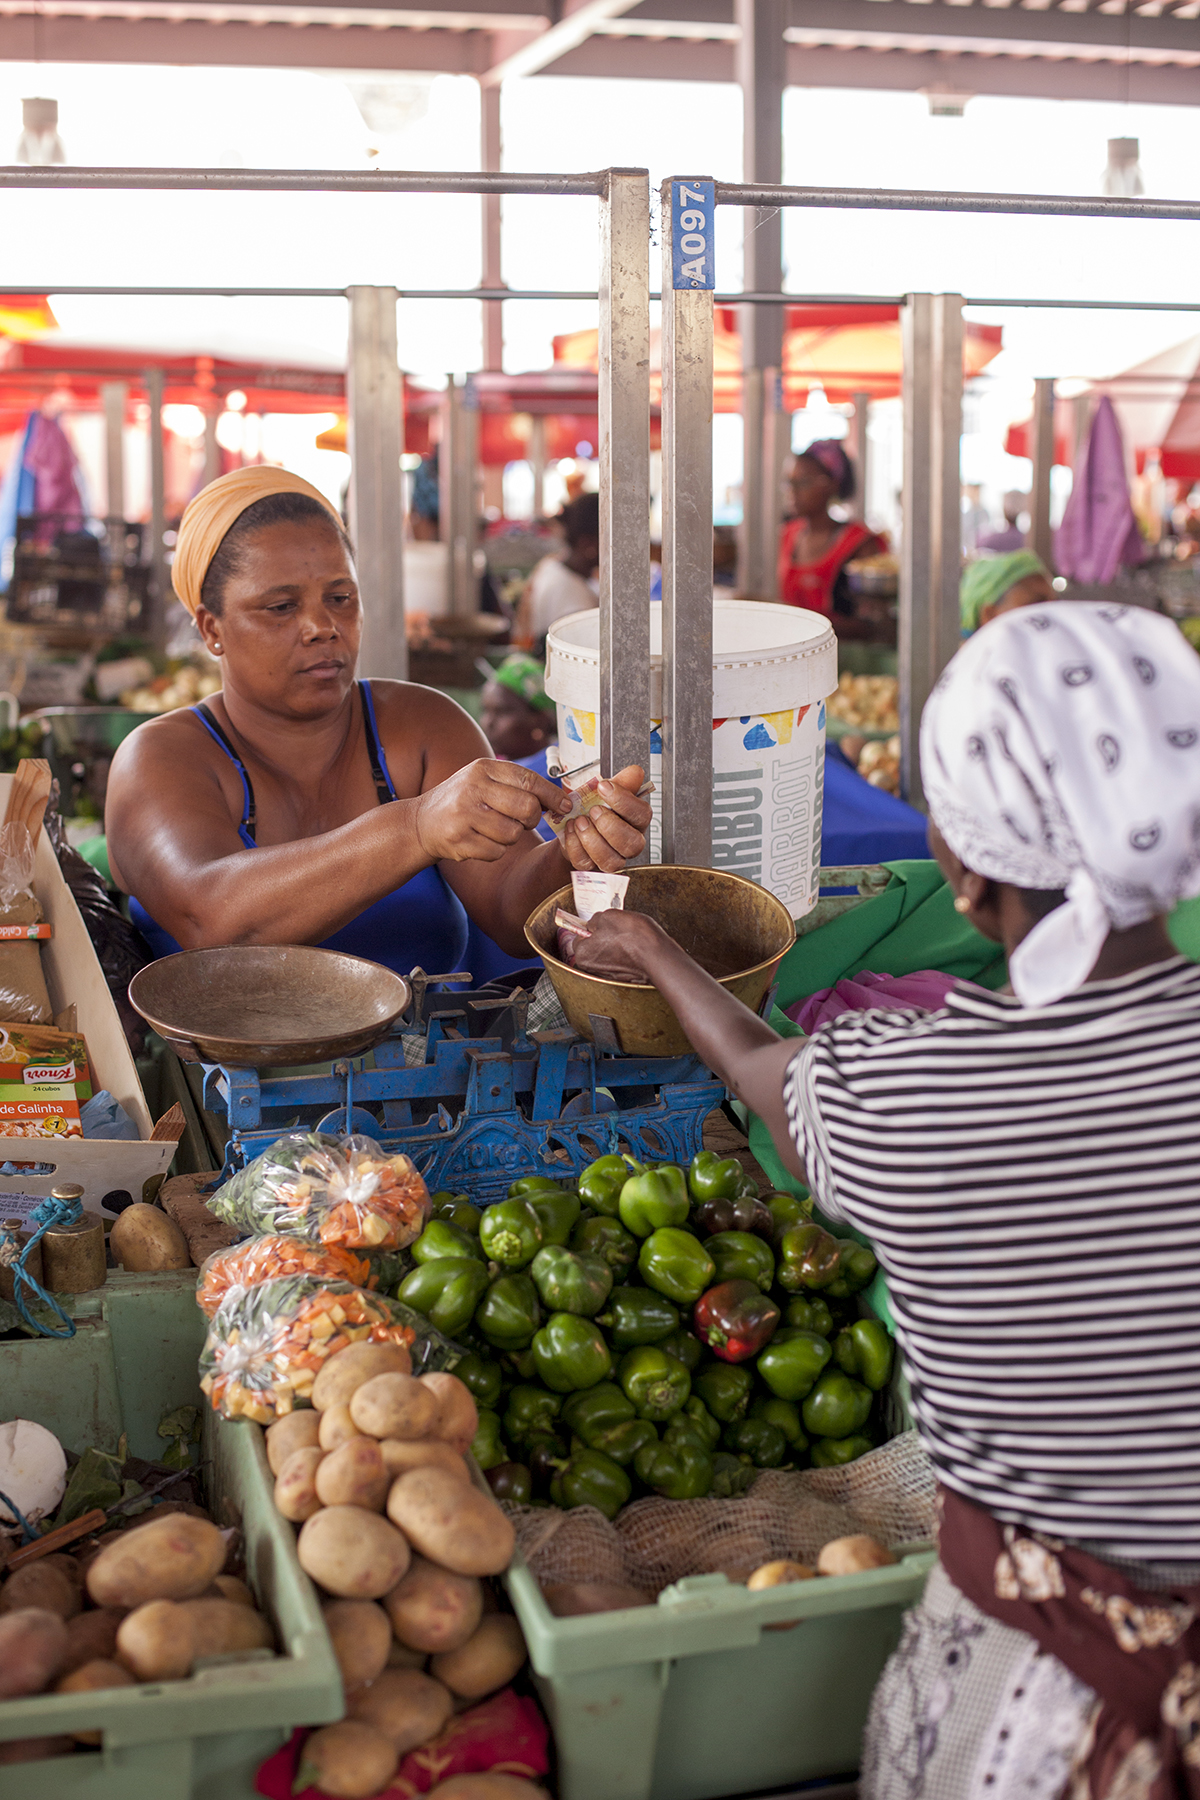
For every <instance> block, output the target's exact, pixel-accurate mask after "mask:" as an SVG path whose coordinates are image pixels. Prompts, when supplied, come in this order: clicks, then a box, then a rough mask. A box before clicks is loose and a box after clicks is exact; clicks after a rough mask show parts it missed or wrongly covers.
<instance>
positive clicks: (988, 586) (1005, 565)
mask: <svg viewBox="0 0 1200 1800" xmlns="http://www.w3.org/2000/svg"><path fill="white" fill-rule="evenodd" d="M1054 597H1055V596H1054V589H1053V587H1052V586H1051V585H1050V571H1049V569H1048V568H1047V567H1046V565H1045V563H1044V562H1043V561H1042V559H1041V557H1040V556H1039V555H1038V554H1037V552H1036V551H1034V550H1011V551H1009V553H1008V554H1007V555H1006V556H981V557H978V558H977V559H976V561H974V562H971V563H968V564H967V566H966V568H965V569H964V571H963V578H962V580H961V582H960V583H959V587H958V609H959V615H960V618H961V621H962V635H963V636H964V637H970V635H971V633H972V632H973V631H978V630H979V627H980V626H981V625H988V624H990V623H991V621H992V620H993V619H996V618H999V616H1000V614H1001V613H1006V612H1015V611H1016V609H1017V608H1018V607H1019V606H1040V605H1041V604H1042V602H1043V601H1045V600H1053V599H1054Z"/></svg>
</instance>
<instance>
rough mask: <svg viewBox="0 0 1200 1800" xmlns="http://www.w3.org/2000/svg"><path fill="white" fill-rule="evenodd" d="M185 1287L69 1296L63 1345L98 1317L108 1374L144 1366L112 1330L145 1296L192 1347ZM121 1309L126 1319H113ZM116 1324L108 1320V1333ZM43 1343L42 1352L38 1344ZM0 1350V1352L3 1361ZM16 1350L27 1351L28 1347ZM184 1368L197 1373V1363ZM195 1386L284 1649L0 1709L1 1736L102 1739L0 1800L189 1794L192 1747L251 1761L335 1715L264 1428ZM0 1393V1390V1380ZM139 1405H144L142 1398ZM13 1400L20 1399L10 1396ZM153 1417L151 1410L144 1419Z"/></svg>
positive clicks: (221, 1497) (145, 1279)
mask: <svg viewBox="0 0 1200 1800" xmlns="http://www.w3.org/2000/svg"><path fill="white" fill-rule="evenodd" d="M194 1293H195V1271H194V1270H193V1271H180V1272H172V1273H171V1274H167V1275H153V1276H146V1275H140V1276H126V1275H123V1274H121V1273H117V1274H115V1275H114V1274H111V1273H110V1275H109V1280H108V1283H107V1284H106V1286H105V1288H103V1289H100V1290H97V1292H96V1293H95V1294H88V1295H81V1296H79V1297H78V1299H77V1302H76V1305H75V1308H74V1311H75V1313H76V1316H77V1318H78V1319H80V1320H82V1321H84V1322H85V1325H86V1324H88V1323H90V1324H91V1326H92V1328H93V1329H92V1331H90V1332H89V1331H87V1330H86V1329H85V1331H81V1332H80V1333H78V1335H77V1337H76V1338H74V1339H71V1340H70V1343H71V1344H74V1345H77V1346H78V1352H77V1353H79V1354H82V1353H84V1352H86V1350H87V1349H88V1348H89V1347H99V1341H100V1340H98V1339H97V1337H96V1336H95V1335H94V1332H95V1327H96V1325H97V1323H98V1322H99V1323H100V1324H101V1325H102V1327H104V1328H107V1329H108V1331H109V1349H110V1353H111V1357H112V1361H113V1364H114V1368H115V1370H116V1371H117V1372H118V1374H119V1371H120V1369H121V1367H122V1365H127V1366H128V1368H129V1369H131V1370H132V1369H133V1368H134V1367H135V1366H136V1365H137V1364H138V1363H139V1362H141V1363H142V1365H143V1367H148V1366H152V1364H150V1363H149V1361H148V1359H146V1358H139V1357H137V1356H136V1355H133V1354H131V1346H130V1345H129V1344H128V1343H126V1344H124V1345H120V1344H119V1342H118V1341H116V1340H117V1339H119V1337H120V1336H121V1332H120V1328H119V1324H118V1321H120V1322H121V1323H125V1324H128V1322H129V1321H130V1320H132V1319H134V1318H135V1316H136V1315H135V1314H133V1313H132V1312H131V1311H130V1310H129V1309H131V1308H133V1307H136V1306H137V1305H138V1303H139V1302H142V1303H144V1304H145V1306H146V1315H145V1316H146V1317H150V1316H154V1315H156V1316H158V1317H159V1319H160V1321H161V1319H162V1317H163V1316H164V1315H165V1316H166V1317H167V1318H168V1319H173V1320H174V1322H175V1330H174V1333H173V1336H174V1343H173V1345H172V1348H173V1349H175V1350H176V1351H179V1349H180V1340H182V1342H183V1345H185V1346H186V1345H187V1344H188V1343H189V1341H190V1342H192V1343H193V1344H194V1348H195V1350H196V1351H197V1352H198V1349H199V1341H200V1339H201V1338H202V1336H203V1318H202V1316H201V1315H200V1314H199V1312H198V1310H197V1309H196V1306H195V1298H194ZM156 1303H157V1305H156ZM122 1314H126V1315H127V1317H126V1318H125V1319H124V1320H121V1315H122ZM113 1325H118V1329H117V1330H116V1331H115V1332H114V1331H113V1330H112V1329H111V1327H112V1326H113ZM42 1347H43V1346H42V1345H40V1344H39V1345H37V1346H35V1348H38V1349H40V1348H42ZM45 1347H47V1348H50V1341H49V1340H47V1343H46V1346H45ZM65 1347H66V1346H65V1345H61V1344H56V1345H55V1346H54V1347H53V1348H52V1350H51V1354H52V1355H54V1356H55V1358H56V1360H59V1361H61V1359H62V1355H63V1349H64V1348H65ZM8 1348H9V1346H8V1345H7V1344H0V1367H2V1366H3V1356H4V1352H5V1351H6V1350H7V1349H8ZM17 1348H19V1349H21V1350H22V1351H25V1352H26V1353H28V1350H29V1346H26V1345H20V1346H17ZM68 1354H69V1352H68ZM191 1367H192V1368H193V1369H194V1367H195V1363H194V1360H193V1361H192V1363H191ZM86 1373H87V1375H88V1377H89V1378H91V1379H93V1380H95V1381H97V1382H98V1381H99V1380H100V1379H101V1378H102V1376H103V1374H104V1371H99V1372H97V1371H96V1370H95V1368H94V1367H93V1365H92V1364H91V1363H88V1364H87V1365H86ZM193 1386H194V1392H193V1393H191V1394H188V1395H185V1396H184V1398H183V1399H181V1400H178V1401H177V1402H176V1403H177V1404H185V1403H188V1402H189V1401H190V1403H192V1404H199V1405H201V1406H203V1407H204V1412H205V1420H206V1438H205V1454H206V1455H211V1456H212V1458H213V1463H214V1469H213V1484H214V1489H215V1492H216V1494H217V1496H218V1504H221V1503H223V1502H228V1503H229V1504H230V1505H231V1506H232V1508H233V1510H234V1512H235V1513H236V1515H237V1516H238V1519H239V1522H240V1524H241V1526H242V1529H243V1532H244V1533H245V1538H246V1564H247V1573H248V1575H249V1578H250V1582H251V1586H252V1587H253V1588H254V1589H255V1592H256V1593H257V1594H258V1596H259V1597H260V1600H261V1601H262V1603H263V1604H264V1605H265V1607H266V1610H267V1611H268V1613H269V1615H270V1617H271V1619H272V1622H273V1624H274V1626H275V1629H276V1632H277V1634H278V1637H279V1640H280V1642H282V1643H283V1644H284V1645H285V1649H286V1654H285V1655H282V1656H279V1657H276V1658H275V1659H274V1660H273V1661H271V1662H257V1663H256V1662H245V1663H237V1664H232V1665H229V1666H228V1667H214V1668H209V1669H205V1670H201V1671H200V1672H199V1673H198V1674H196V1675H194V1676H192V1677H190V1679H189V1680H188V1681H187V1682H186V1683H185V1682H177V1683H176V1682H171V1683H156V1684H154V1685H152V1686H142V1687H137V1688H130V1689H113V1690H108V1691H106V1692H103V1693H100V1694H97V1695H95V1696H79V1695H73V1694H71V1695H68V1694H63V1695H56V1694H37V1695H31V1696H30V1697H28V1698H27V1699H16V1700H6V1701H3V1702H0V1742H4V1741H8V1740H11V1739H13V1738H25V1737H50V1736H58V1735H62V1734H66V1733H68V1732H70V1731H73V1730H88V1729H97V1728H100V1729H103V1731H104V1733H105V1741H104V1746H103V1749H102V1751H101V1753H100V1755H99V1757H93V1756H76V1755H72V1756H67V1757H55V1758H50V1759H48V1760H45V1761H40V1762H32V1763H15V1764H10V1765H8V1766H0V1800H43V1797H44V1800H59V1796H62V1800H72V1796H74V1795H79V1796H81V1797H83V1796H85V1795H86V1796H87V1797H88V1800H90V1797H91V1795H92V1794H93V1793H94V1794H95V1795H96V1796H97V1800H101V1796H104V1797H105V1800H107V1795H108V1793H109V1792H110V1791H111V1792H112V1793H114V1794H121V1795H122V1796H124V1797H127V1800H134V1796H135V1795H136V1796H137V1797H138V1800H140V1797H141V1795H142V1794H143V1793H145V1794H146V1795H147V1796H154V1797H155V1800H175V1797H176V1795H179V1796H187V1795H189V1794H193V1793H196V1792H198V1791H199V1790H198V1789H197V1788H196V1787H194V1786H193V1773H194V1771H193V1757H192V1755H191V1754H190V1750H191V1743H190V1741H191V1740H193V1739H199V1738H203V1739H207V1740H220V1739H227V1740H228V1741H229V1745H230V1748H231V1750H232V1749H233V1748H234V1740H235V1739H238V1738H244V1739H246V1747H247V1753H248V1754H250V1755H256V1754H257V1751H256V1750H255V1749H254V1747H253V1742H252V1740H253V1736H254V1735H255V1734H262V1733H263V1732H264V1731H274V1732H275V1734H276V1741H278V1736H279V1733H280V1732H282V1733H283V1734H284V1735H286V1733H287V1731H288V1730H290V1729H291V1728H292V1727H294V1726H296V1725H312V1724H323V1723H326V1722H327V1721H329V1720H332V1719H338V1718H341V1717H342V1714H343V1712H344V1710H345V1702H344V1697H343V1691H342V1683H341V1676H340V1673H339V1671H338V1667H337V1663H336V1660H335V1658H334V1655H333V1649H332V1646H331V1644H330V1641H329V1636H328V1633H327V1632H326V1630H325V1627H324V1624H323V1622H322V1619H321V1613H320V1607H319V1604H318V1601H317V1596H316V1591H315V1589H314V1587H313V1585H312V1583H311V1581H310V1580H309V1578H308V1576H307V1575H305V1574H304V1572H303V1570H302V1569H301V1568H300V1565H299V1562H298V1560H297V1557H296V1545H295V1534H294V1532H293V1530H292V1527H291V1526H290V1525H289V1524H288V1522H287V1521H286V1520H285V1519H283V1518H282V1516H281V1515H280V1514H279V1513H278V1512H277V1511H276V1509H275V1505H274V1499H273V1485H274V1484H273V1478H272V1476H271V1473H270V1469H269V1467H268V1464H267V1457H266V1446H265V1443H264V1439H263V1432H262V1429H261V1427H260V1426H258V1425H254V1424H252V1423H250V1422H249V1421H239V1422H230V1421H227V1420H218V1419H215V1418H214V1417H213V1415H212V1414H211V1413H210V1412H209V1411H208V1409H207V1406H206V1403H205V1402H204V1400H203V1396H202V1395H201V1394H200V1391H199V1386H198V1381H194V1382H193ZM0 1392H4V1384H0ZM4 1398H5V1405H4V1412H5V1416H6V1417H13V1416H19V1415H18V1414H17V1413H15V1412H14V1411H12V1410H10V1402H9V1394H8V1393H7V1392H5V1394H4ZM138 1398H139V1399H140V1400H141V1402H142V1404H143V1407H144V1405H145V1402H146V1400H147V1398H148V1396H147V1394H146V1393H144V1392H143V1393H142V1394H140V1395H139V1396H138ZM160 1398H161V1396H160ZM170 1398H171V1399H174V1398H175V1396H174V1395H172V1396H170ZM154 1403H155V1404H157V1401H155V1402H154ZM16 1404H17V1405H18V1406H19V1404H20V1396H19V1395H18V1398H17V1402H16ZM161 1410H162V1409H161V1407H160V1409H159V1412H161ZM158 1416H159V1414H158V1413H156V1414H155V1423H156V1422H157V1417H158ZM126 1428H127V1429H128V1430H129V1435H130V1438H131V1441H132V1440H133V1439H134V1438H135V1436H140V1441H141V1443H142V1445H143V1448H142V1449H141V1450H139V1451H137V1452H136V1453H138V1454H143V1455H144V1454H147V1453H148V1452H147V1450H146V1448H145V1447H144V1446H145V1443H146V1436H145V1434H146V1430H147V1426H146V1424H145V1419H144V1417H143V1419H142V1421H141V1422H140V1427H139V1428H137V1429H135V1422H134V1421H127V1423H126ZM161 1447H162V1446H161V1444H160V1446H159V1448H160V1450H161ZM69 1448H72V1449H73V1448H75V1446H74V1445H71V1446H69ZM181 1740H186V1741H187V1743H186V1746H185V1748H186V1750H187V1751H188V1753H187V1754H183V1753H181ZM205 1749H206V1751H208V1752H210V1753H211V1759H215V1760H216V1761H218V1762H219V1761H220V1744H219V1742H210V1743H208V1744H206V1746H205ZM262 1753H263V1754H267V1753H269V1750H266V1749H264V1750H263V1752H262ZM98 1765H103V1767H100V1766H98ZM122 1770H123V1771H124V1774H122V1773H121V1771H122ZM232 1775H233V1771H227V1772H226V1774H225V1775H224V1776H222V1777H220V1778H219V1779H218V1782H217V1785H216V1786H215V1787H214V1788H213V1789H212V1791H213V1793H214V1794H216V1793H229V1794H232V1792H233V1790H232V1788H231V1787H229V1785H228V1783H229V1780H230V1779H231V1778H232ZM205 1791H207V1785H206V1784H205ZM244 1791H245V1792H247V1793H248V1792H249V1791H250V1790H249V1788H248V1787H247V1788H246V1789H245V1790H244Z"/></svg>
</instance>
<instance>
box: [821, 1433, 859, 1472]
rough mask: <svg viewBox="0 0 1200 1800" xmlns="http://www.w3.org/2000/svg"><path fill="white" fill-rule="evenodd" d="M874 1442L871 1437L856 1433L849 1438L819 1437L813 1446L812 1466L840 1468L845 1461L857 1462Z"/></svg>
mask: <svg viewBox="0 0 1200 1800" xmlns="http://www.w3.org/2000/svg"><path fill="white" fill-rule="evenodd" d="M874 1448H875V1446H874V1444H873V1443H872V1442H871V1440H870V1438H869V1437H865V1436H864V1435H863V1434H862V1433H857V1432H856V1433H855V1435H854V1436H853V1437H847V1438H818V1439H817V1441H816V1443H815V1444H814V1445H813V1447H812V1466H813V1468H814V1469H838V1468H840V1467H841V1466H842V1464H843V1463H851V1462H857V1461H858V1459H859V1457H860V1456H865V1455H866V1454H867V1451H868V1450H873V1449H874Z"/></svg>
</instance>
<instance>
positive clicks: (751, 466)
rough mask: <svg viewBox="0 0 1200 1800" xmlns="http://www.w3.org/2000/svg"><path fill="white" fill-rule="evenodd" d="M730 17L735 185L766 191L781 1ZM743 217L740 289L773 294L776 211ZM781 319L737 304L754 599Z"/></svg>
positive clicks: (743, 4)
mask: <svg viewBox="0 0 1200 1800" xmlns="http://www.w3.org/2000/svg"><path fill="white" fill-rule="evenodd" d="M734 18H735V20H736V22H737V25H738V27H739V31H740V36H739V38H738V42H737V48H736V50H735V70H736V76H737V81H738V83H739V85H740V87H741V90H742V168H743V179H744V180H745V181H749V182H755V183H761V184H768V183H769V184H772V185H774V184H777V183H779V182H781V181H782V180H783V88H784V79H785V73H786V68H785V64H786V55H787V45H786V44H785V42H784V37H783V33H784V28H785V26H786V25H787V22H788V21H787V4H786V0H734ZM743 219H744V225H743V233H742V243H743V252H742V262H743V270H742V272H743V281H742V286H743V288H744V289H746V291H748V292H751V293H778V292H779V291H780V290H781V289H782V287H783V260H782V258H783V236H782V221H781V216H780V213H779V209H778V208H777V207H759V208H749V207H748V208H746V209H745V211H744V213H743ZM783 320H784V310H783V306H782V304H780V305H779V306H778V307H775V306H769V305H767V306H743V307H740V308H739V315H738V327H739V330H740V333H741V340H742V526H741V530H740V532H739V534H738V537H739V542H738V590H739V592H740V593H741V594H743V595H744V596H745V597H746V598H748V599H755V600H773V599H774V598H775V597H776V574H775V570H776V562H777V559H778V554H779V527H780V516H781V507H780V494H779V484H780V470H779V466H778V465H779V462H780V448H781V433H782V427H783V420H782V417H781V414H782V393H781V384H780V380H779V372H780V370H781V369H782V367H783Z"/></svg>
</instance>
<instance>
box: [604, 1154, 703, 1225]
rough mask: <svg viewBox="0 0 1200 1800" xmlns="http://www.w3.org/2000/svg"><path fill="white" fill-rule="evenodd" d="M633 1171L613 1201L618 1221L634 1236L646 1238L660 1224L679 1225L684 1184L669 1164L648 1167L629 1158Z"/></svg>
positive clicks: (683, 1216)
mask: <svg viewBox="0 0 1200 1800" xmlns="http://www.w3.org/2000/svg"><path fill="white" fill-rule="evenodd" d="M629 1166H630V1168H631V1169H632V1170H633V1173H632V1174H631V1175H630V1177H629V1179H628V1181H627V1182H626V1183H625V1186H624V1187H623V1188H622V1189H621V1198H620V1200H619V1201H618V1203H617V1206H618V1211H619V1212H620V1215H621V1223H622V1225H624V1226H625V1228H626V1230H627V1231H632V1233H633V1235H634V1237H640V1238H648V1237H649V1236H650V1234H651V1232H654V1231H657V1230H658V1229H659V1228H660V1227H661V1226H663V1225H682V1224H683V1222H684V1220H685V1219H686V1218H687V1216H688V1196H687V1185H686V1183H685V1182H684V1179H683V1172H682V1170H680V1169H677V1168H675V1166H674V1164H672V1163H663V1164H661V1165H660V1166H659V1167H658V1168H656V1169H648V1168H647V1167H646V1166H645V1165H644V1164H643V1163H638V1162H634V1161H633V1159H632V1157H631V1158H630V1159H629Z"/></svg>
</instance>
